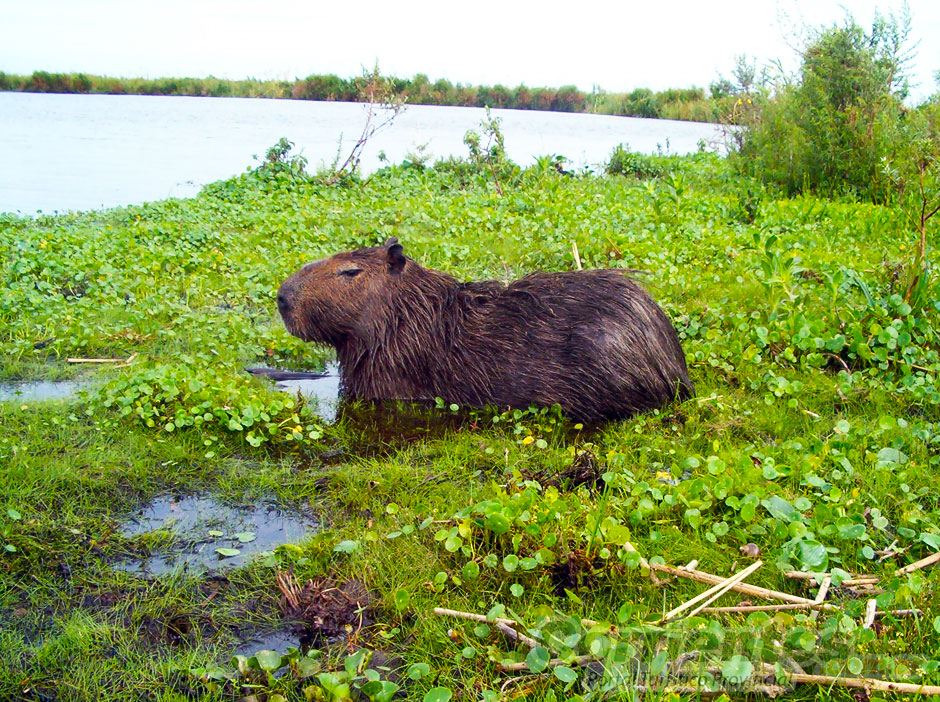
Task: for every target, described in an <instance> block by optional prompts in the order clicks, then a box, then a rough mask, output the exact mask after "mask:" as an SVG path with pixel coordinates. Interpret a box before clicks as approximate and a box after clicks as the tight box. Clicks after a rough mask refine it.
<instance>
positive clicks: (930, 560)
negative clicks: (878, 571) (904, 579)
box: [894, 551, 940, 576]
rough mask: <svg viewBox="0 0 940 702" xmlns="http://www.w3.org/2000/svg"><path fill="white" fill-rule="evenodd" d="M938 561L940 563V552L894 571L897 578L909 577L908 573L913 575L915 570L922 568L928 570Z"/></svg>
mask: <svg viewBox="0 0 940 702" xmlns="http://www.w3.org/2000/svg"><path fill="white" fill-rule="evenodd" d="M937 561H940V551H937V552H936V553H934V554H931V555H929V556H927V557H926V558H921V559H920V560H919V561H914V562H913V563H911V564H910V565H906V566H904V567H903V568H898V569H897V570H896V571H894V574H895V575H896V576H900V575H907V574H908V573H913V572H914V571H915V570H920V569H921V568H926V567H927V566H930V565H933V564H934V563H936V562H937Z"/></svg>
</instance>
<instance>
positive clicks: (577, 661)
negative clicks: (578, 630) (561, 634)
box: [497, 654, 598, 673]
mask: <svg viewBox="0 0 940 702" xmlns="http://www.w3.org/2000/svg"><path fill="white" fill-rule="evenodd" d="M596 660H598V658H597V656H594V655H591V654H588V655H586V656H577V657H576V658H572V659H571V660H566V659H564V658H552V659H551V660H550V661H549V662H548V665H549V666H550V667H552V668H554V667H557V666H559V665H584V664H585V663H590V662H591V661H596ZM497 667H498V668H499V669H500V670H502V671H504V672H507V673H511V672H513V671H517V670H525V669H526V668H527V667H528V665H527V664H526V662H525V661H520V662H518V663H507V664H505V665H503V664H502V663H498V664H497Z"/></svg>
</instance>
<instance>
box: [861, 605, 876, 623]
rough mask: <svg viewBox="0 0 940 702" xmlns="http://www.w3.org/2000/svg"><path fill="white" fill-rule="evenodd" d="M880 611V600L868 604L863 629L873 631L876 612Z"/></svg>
mask: <svg viewBox="0 0 940 702" xmlns="http://www.w3.org/2000/svg"><path fill="white" fill-rule="evenodd" d="M877 611H878V600H874V599H872V600H868V604H867V605H866V606H865V623H864V624H862V628H863V629H871V627H872V625H873V624H874V623H875V612H877Z"/></svg>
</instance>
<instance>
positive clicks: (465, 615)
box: [433, 607, 598, 627]
mask: <svg viewBox="0 0 940 702" xmlns="http://www.w3.org/2000/svg"><path fill="white" fill-rule="evenodd" d="M433 611H434V614H437V615H439V616H442V617H457V618H458V619H468V620H470V621H472V622H482V623H483V624H505V625H506V626H516V625H517V624H518V623H519V622H517V621H516V620H515V619H507V618H506V617H496V618H495V619H492V620H490V619H487V618H486V615H484V614H476V613H474V612H461V611H460V610H457V609H445V608H444V607H435V608H434V610H433ZM581 624H583V625H584V626H586V627H592V626H597V624H598V622H596V621H594V620H593V619H582V620H581Z"/></svg>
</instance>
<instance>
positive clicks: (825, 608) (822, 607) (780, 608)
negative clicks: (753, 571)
mask: <svg viewBox="0 0 940 702" xmlns="http://www.w3.org/2000/svg"><path fill="white" fill-rule="evenodd" d="M801 609H811V610H814V611H821V612H841V611H842V610H841V609H840V608H839V607H836V606H835V605H833V604H829V603H828V602H800V603H794V602H791V603H789V604H776V605H741V606H739V607H706V608H705V609H703V610H702V611H701V612H699V614H731V613H736V612H740V613H742V614H744V613H748V612H790V611H794V610H801Z"/></svg>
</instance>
